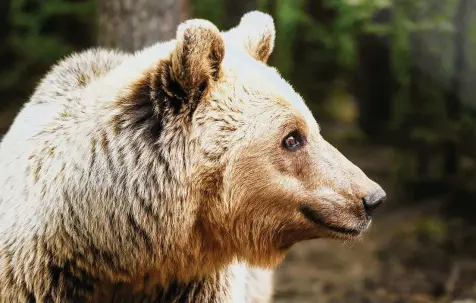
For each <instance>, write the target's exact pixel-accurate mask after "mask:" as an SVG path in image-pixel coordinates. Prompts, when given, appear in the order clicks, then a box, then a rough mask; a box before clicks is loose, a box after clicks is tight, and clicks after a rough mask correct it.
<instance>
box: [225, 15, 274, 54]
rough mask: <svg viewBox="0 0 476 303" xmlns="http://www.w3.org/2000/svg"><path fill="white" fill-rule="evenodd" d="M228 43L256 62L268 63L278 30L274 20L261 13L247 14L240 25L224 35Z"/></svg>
mask: <svg viewBox="0 0 476 303" xmlns="http://www.w3.org/2000/svg"><path fill="white" fill-rule="evenodd" d="M224 36H225V39H226V40H227V43H230V44H235V45H236V46H238V47H240V48H242V49H244V50H245V51H246V52H247V53H248V54H250V55H251V56H252V57H253V58H255V59H256V60H259V61H262V62H264V63H266V62H267V61H268V59H269V56H270V55H271V53H272V52H273V48H274V40H275V38H276V30H275V27H274V22H273V18H272V17H271V16H270V15H268V14H265V13H262V12H259V11H252V12H249V13H246V14H245V15H243V17H242V18H241V21H240V24H239V25H238V26H237V27H235V28H232V29H231V30H229V31H227V32H225V33H224Z"/></svg>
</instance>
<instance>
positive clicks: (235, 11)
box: [224, 0, 258, 29]
mask: <svg viewBox="0 0 476 303" xmlns="http://www.w3.org/2000/svg"><path fill="white" fill-rule="evenodd" d="M257 8H258V2H257V1H256V0H239V1H238V0H225V11H226V17H225V18H226V19H225V22H224V26H225V27H226V28H227V29H228V28H231V27H233V26H236V25H237V24H238V23H239V22H240V19H241V17H242V16H243V15H244V14H245V13H247V12H249V11H252V10H256V9H257Z"/></svg>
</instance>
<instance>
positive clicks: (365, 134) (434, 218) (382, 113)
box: [0, 0, 476, 303]
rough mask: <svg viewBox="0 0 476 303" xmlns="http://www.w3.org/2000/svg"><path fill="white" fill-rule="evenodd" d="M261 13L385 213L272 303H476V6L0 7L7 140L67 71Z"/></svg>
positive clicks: (326, 244)
mask: <svg viewBox="0 0 476 303" xmlns="http://www.w3.org/2000/svg"><path fill="white" fill-rule="evenodd" d="M254 9H259V10H261V11H264V12H267V13H270V14H271V15H273V17H274V19H275V24H276V28H277V40H276V48H275V51H274V53H273V55H272V57H271V59H270V64H271V65H273V66H276V67H277V68H278V69H279V70H280V71H281V73H282V75H283V76H284V77H285V78H286V79H288V80H289V82H290V83H291V84H292V85H293V86H294V87H295V88H296V90H297V91H299V92H300V93H301V94H302V95H303V96H304V98H305V99H306V102H307V104H308V105H309V107H310V108H311V109H312V110H313V112H314V114H315V116H316V118H317V119H318V122H319V123H320V124H321V127H322V129H323V134H324V136H325V137H327V138H328V139H329V141H331V142H332V143H333V144H334V145H336V146H337V147H338V148H339V149H340V150H341V151H342V152H343V153H344V154H345V155H346V156H347V157H348V158H349V159H350V160H352V161H353V162H355V163H356V164H358V165H359V166H360V167H361V168H362V169H363V170H364V171H365V172H366V173H367V174H368V175H369V176H371V177H372V178H374V179H375V180H376V181H378V182H380V183H381V184H382V185H383V187H384V188H385V190H386V191H387V193H388V194H389V197H390V198H389V201H388V203H387V205H386V206H385V207H384V208H383V209H382V211H381V212H378V213H377V214H376V218H375V222H374V224H373V227H372V229H371V231H370V232H369V234H368V235H367V236H366V238H365V239H364V241H362V242H359V243H353V244H346V245H342V244H340V243H334V242H332V241H312V242H309V243H303V244H300V245H298V246H297V247H295V248H293V250H292V251H291V253H290V254H289V256H288V258H287V259H286V261H285V263H284V264H283V265H282V266H281V268H280V269H279V270H278V274H277V277H276V284H277V285H276V297H275V299H276V302H349V303H353V302H356V303H364V302H383V303H384V302H432V303H437V302H476V301H475V300H476V259H475V256H476V220H475V219H476V207H475V205H476V99H475V95H476V1H474V0H242V1H239V0H177V1H175V0H1V1H0V40H1V41H2V43H1V44H0V134H2V133H4V132H6V131H7V130H8V127H9V125H10V123H11V121H12V119H13V118H14V117H15V114H16V113H17V111H18V110H19V108H20V107H21V106H22V104H23V103H24V102H25V101H26V100H27V99H28V97H29V95H30V94H31V93H32V91H33V89H34V87H35V85H36V84H37V83H38V80H39V79H40V77H42V76H43V75H44V73H45V72H46V71H47V70H48V69H49V68H50V66H51V65H52V64H53V63H54V62H55V61H57V60H58V59H60V58H62V57H64V56H66V55H68V54H70V53H71V52H74V51H79V50H83V49H85V48H88V47H92V46H97V45H101V46H106V47H117V48H120V49H123V50H128V51H132V50H136V49H139V48H141V47H144V46H146V45H150V44H152V43H155V42H156V41H158V40H164V39H170V38H173V37H174V35H175V30H176V26H177V24H178V23H180V22H181V21H183V20H185V19H188V18H191V17H200V18H205V19H209V20H210V21H212V22H214V23H215V24H216V25H217V26H218V27H219V28H221V29H223V30H226V29H228V28H230V27H232V26H235V25H236V24H238V22H239V19H240V18H241V16H242V15H243V14H244V13H245V12H247V11H250V10H254Z"/></svg>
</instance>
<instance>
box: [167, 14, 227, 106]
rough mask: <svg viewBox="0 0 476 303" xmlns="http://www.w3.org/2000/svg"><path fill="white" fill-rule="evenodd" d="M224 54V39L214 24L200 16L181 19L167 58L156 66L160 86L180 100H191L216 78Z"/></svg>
mask: <svg viewBox="0 0 476 303" xmlns="http://www.w3.org/2000/svg"><path fill="white" fill-rule="evenodd" d="M224 56H225V42H224V40H223V37H222V36H221V34H220V31H219V30H218V28H217V27H216V26H215V25H213V24H212V23H211V22H209V21H206V20H200V19H192V20H188V21H186V22H184V23H182V24H181V25H180V26H179V27H178V30H177V37H176V46H175V48H174V49H173V50H172V53H171V55H170V59H169V60H167V61H166V62H162V63H163V64H165V66H162V67H161V68H160V69H161V70H162V72H161V74H162V75H161V78H162V79H161V82H162V85H163V89H164V90H165V92H166V93H167V94H168V95H169V96H170V97H173V98H176V99H179V100H181V101H182V103H186V102H194V103H195V102H196V101H198V100H200V99H201V97H202V95H203V94H204V93H205V92H206V90H207V88H208V87H209V85H210V84H211V83H212V82H213V81H215V80H217V79H218V78H219V76H220V66H221V62H222V60H223V57H224Z"/></svg>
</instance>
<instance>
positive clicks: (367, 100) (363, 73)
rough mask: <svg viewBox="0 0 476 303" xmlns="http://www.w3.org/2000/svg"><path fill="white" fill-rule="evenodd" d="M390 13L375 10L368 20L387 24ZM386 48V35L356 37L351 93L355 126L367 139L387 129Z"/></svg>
mask: <svg viewBox="0 0 476 303" xmlns="http://www.w3.org/2000/svg"><path fill="white" fill-rule="evenodd" d="M392 13H393V12H392V9H391V8H384V9H382V10H379V11H377V12H376V13H375V15H374V16H373V18H372V21H373V23H374V24H379V25H388V24H389V23H390V22H391V20H392ZM390 45H391V44H390V41H389V37H388V36H385V35H381V34H379V33H371V32H370V33H369V32H361V33H359V34H358V42H357V62H356V70H355V73H353V74H354V79H353V84H354V85H353V91H354V94H355V96H356V98H357V100H358V103H359V125H360V127H361V128H362V130H363V131H364V132H365V133H366V134H367V135H370V136H376V135H382V134H385V130H388V122H389V120H390V115H391V113H390V107H391V100H392V96H393V94H394V92H395V91H394V89H395V79H394V75H393V71H392V64H391V48H390V47H391V46H390ZM376 88H378V89H376Z"/></svg>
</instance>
